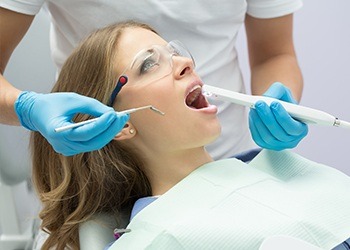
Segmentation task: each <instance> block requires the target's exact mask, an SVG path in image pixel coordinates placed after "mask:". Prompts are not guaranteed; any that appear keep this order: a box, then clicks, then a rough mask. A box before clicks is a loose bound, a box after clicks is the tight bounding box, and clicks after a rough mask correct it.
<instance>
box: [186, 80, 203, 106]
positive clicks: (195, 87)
mask: <svg viewBox="0 0 350 250" xmlns="http://www.w3.org/2000/svg"><path fill="white" fill-rule="evenodd" d="M197 89H202V87H201V86H200V85H196V86H194V87H193V88H192V89H191V91H190V92H189V93H188V95H187V98H189V97H190V99H187V104H188V105H191V104H192V103H193V102H194V101H195V100H196V99H197V97H198V96H199V95H200V93H201V91H198V93H196V94H195V95H193V96H189V95H190V94H191V93H193V92H194V91H196V90H197Z"/></svg>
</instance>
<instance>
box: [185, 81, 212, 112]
mask: <svg viewBox="0 0 350 250" xmlns="http://www.w3.org/2000/svg"><path fill="white" fill-rule="evenodd" d="M185 102H186V105H187V106H188V107H190V108H192V109H202V108H207V107H208V106H209V103H208V101H207V99H206V98H205V97H204V96H203V94H202V87H201V86H200V85H196V86H195V87H194V88H193V89H192V90H191V91H190V92H189V93H188V94H187V96H186V99H185Z"/></svg>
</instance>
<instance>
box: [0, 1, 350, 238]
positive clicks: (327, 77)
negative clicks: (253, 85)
mask: <svg viewBox="0 0 350 250" xmlns="http://www.w3.org/2000/svg"><path fill="white" fill-rule="evenodd" d="M349 10H350V1H348V0H333V1H329V0H305V1H304V7H303V8H302V9H301V10H300V11H298V12H297V13H295V19H294V20H295V32H294V36H295V46H296V51H297V54H298V58H299V62H300V66H301V69H302V71H303V75H304V81H305V88H304V93H303V99H302V101H301V104H302V105H305V106H310V107H313V108H317V109H320V110H323V111H326V112H328V113H330V114H333V115H335V116H338V117H339V118H341V119H344V120H347V121H350V110H349V108H350V97H349V95H350V86H349V85H350V15H349V13H348V12H349ZM48 30H49V24H48V19H47V17H46V15H45V14H43V13H42V12H41V13H40V14H39V15H38V16H37V17H36V19H35V21H34V24H33V25H32V27H31V29H30V31H29V32H28V34H27V35H26V37H25V39H24V40H23V42H22V43H21V44H20V46H19V47H18V48H17V49H16V51H15V53H14V55H13V56H12V58H11V61H10V63H9V64H8V67H7V69H6V72H5V76H6V77H7V79H8V80H9V81H10V82H12V83H13V84H14V85H15V86H17V87H19V88H21V89H29V90H34V91H40V92H48V91H49V89H50V88H51V86H52V84H53V82H54V67H53V65H52V62H51V59H50V53H49V43H48ZM238 47H239V51H240V57H241V58H240V61H241V64H242V68H243V73H244V77H245V79H246V80H247V87H248V89H249V86H248V85H249V84H248V83H249V70H248V61H247V59H246V54H247V52H246V45H245V35H244V30H242V33H241V34H240V38H239V44H238ZM33 84H34V85H35V86H33ZM309 128H310V129H309V135H308V136H307V138H305V139H304V140H303V141H302V142H301V143H300V145H299V146H298V147H297V148H296V149H295V151H296V152H298V153H300V154H301V155H303V156H305V157H307V158H310V159H312V160H315V161H318V162H321V163H324V164H327V165H330V166H333V167H335V168H338V169H340V170H341V171H343V172H345V173H347V174H349V175H350V166H349V163H348V162H349V157H348V156H349V153H350V152H349V148H350V147H349V143H350V130H345V129H341V128H333V127H317V126H310V127H309ZM0 140H1V143H0V145H1V147H0V164H1V167H2V168H5V169H6V173H8V174H7V175H6V176H4V172H2V176H3V177H5V178H7V179H8V180H9V181H13V182H15V183H16V182H17V181H20V180H21V179H23V178H24V175H25V174H27V173H29V172H30V160H29V154H28V150H27V149H28V148H27V144H28V143H27V140H28V133H27V132H26V131H24V130H23V129H22V128H14V127H8V126H3V125H0ZM17 171H22V172H23V173H25V174H22V175H15V172H17ZM0 174H1V173H0ZM15 191H16V192H17V202H18V204H19V205H18V208H19V214H21V218H22V220H25V219H26V218H27V217H28V216H30V215H29V214H30V213H32V211H33V208H30V207H35V206H36V205H35V204H36V203H35V202H30V201H28V199H29V198H30V197H31V195H28V192H27V188H26V186H25V184H18V185H16V186H15ZM28 197H29V198H28ZM31 203H33V204H31ZM28 204H29V205H28ZM34 211H35V209H34ZM0 233H1V228H0Z"/></svg>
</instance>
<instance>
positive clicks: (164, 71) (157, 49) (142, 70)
mask: <svg viewBox="0 0 350 250" xmlns="http://www.w3.org/2000/svg"><path fill="white" fill-rule="evenodd" d="M173 56H181V57H186V58H189V59H191V61H192V63H193V68H194V67H195V61H194V59H193V57H192V55H191V53H190V52H189V51H188V49H187V48H186V47H185V46H184V45H183V44H182V43H181V42H180V41H177V40H173V41H170V42H169V43H168V44H167V45H165V46H164V45H153V46H152V47H150V48H147V49H144V50H141V51H140V52H138V53H137V54H136V56H135V57H134V59H133V61H132V62H131V64H130V65H129V66H128V67H127V68H126V69H125V70H124V71H123V73H122V74H121V76H120V77H119V78H118V82H117V85H116V87H115V89H114V90H113V92H112V95H111V98H110V101H109V106H112V105H113V103H114V100H115V98H116V96H117V94H118V93H119V91H120V90H121V88H122V87H123V86H124V85H125V84H126V83H127V82H130V83H132V84H135V83H139V82H140V83H152V82H155V81H157V80H160V79H162V78H164V77H166V76H168V75H169V74H170V73H171V72H172V71H173V60H172V57H173Z"/></svg>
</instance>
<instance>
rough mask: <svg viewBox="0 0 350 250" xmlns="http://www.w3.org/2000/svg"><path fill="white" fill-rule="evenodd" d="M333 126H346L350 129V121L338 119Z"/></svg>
mask: <svg viewBox="0 0 350 250" xmlns="http://www.w3.org/2000/svg"><path fill="white" fill-rule="evenodd" d="M335 126H337V127H341V128H348V129H350V122H346V121H343V120H339V119H338V122H337V124H336V125H335Z"/></svg>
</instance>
